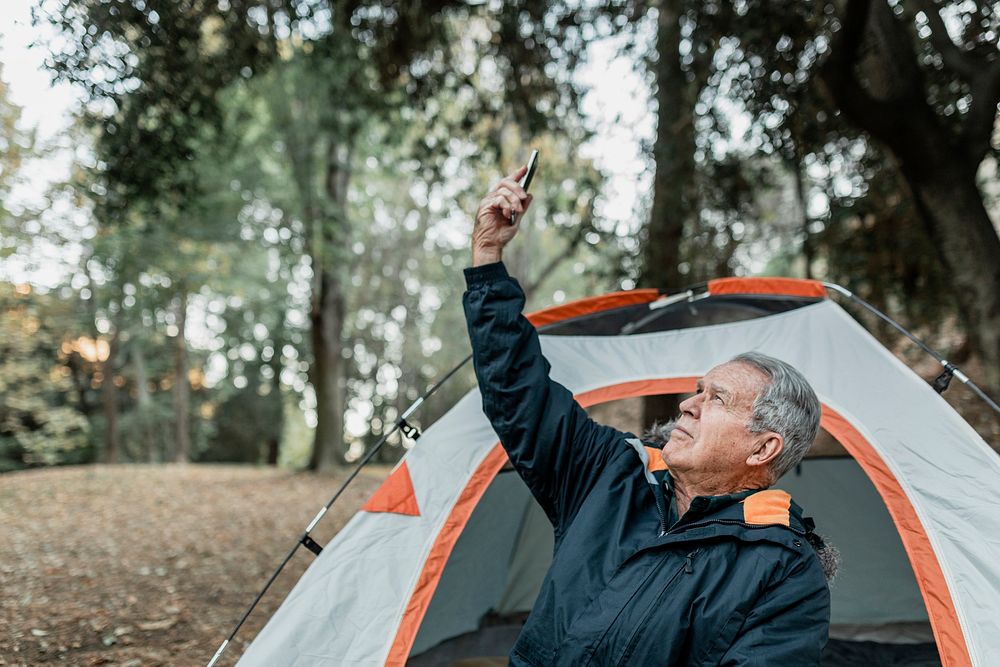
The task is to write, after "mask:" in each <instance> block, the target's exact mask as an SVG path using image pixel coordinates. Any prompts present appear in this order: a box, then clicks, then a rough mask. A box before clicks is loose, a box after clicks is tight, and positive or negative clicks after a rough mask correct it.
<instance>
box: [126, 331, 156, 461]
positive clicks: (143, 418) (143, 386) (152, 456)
mask: <svg viewBox="0 0 1000 667" xmlns="http://www.w3.org/2000/svg"><path fill="white" fill-rule="evenodd" d="M130 356H131V358H132V367H133V369H134V372H135V393H136V402H137V403H138V410H139V415H140V423H141V425H142V427H141V428H140V430H139V437H141V438H142V445H141V447H142V448H143V449H145V452H146V461H148V462H149V463H159V462H160V461H161V460H162V452H159V451H157V447H156V444H157V442H159V439H158V438H157V436H156V434H155V433H153V432H152V430H151V429H150V428H149V420H150V418H151V416H152V415H151V414H150V410H151V408H152V404H153V400H152V398H150V396H149V371H147V370H146V355H145V353H144V352H143V350H142V341H141V340H140V339H138V338H136V339H134V340H133V341H132V346H131V350H130Z"/></svg>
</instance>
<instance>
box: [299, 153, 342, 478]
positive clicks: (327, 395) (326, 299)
mask: <svg viewBox="0 0 1000 667" xmlns="http://www.w3.org/2000/svg"><path fill="white" fill-rule="evenodd" d="M350 160H351V144H350V142H349V141H345V142H343V143H342V142H339V141H335V140H331V141H330V144H329V146H328V150H327V160H326V180H325V195H326V197H327V199H328V202H329V205H330V206H329V210H331V211H332V215H325V216H319V217H318V222H319V225H318V229H317V231H316V232H314V234H313V272H314V274H315V275H314V279H313V295H312V312H311V313H310V320H311V322H312V331H311V336H312V344H313V365H314V368H312V369H310V371H311V372H310V376H311V379H312V383H313V389H314V390H315V392H316V439H315V442H314V444H313V453H312V459H311V460H310V462H309V468H310V469H311V470H325V469H328V468H332V467H335V466H340V465H343V463H344V455H345V454H346V453H347V452H346V448H345V445H344V409H345V407H346V396H345V379H344V357H343V351H344V343H343V335H344V310H345V302H346V299H345V295H344V283H343V281H342V280H341V272H342V271H341V263H340V262H339V261H338V258H342V257H343V255H344V248H346V247H347V246H348V239H347V235H348V229H349V227H348V224H347V187H348V182H349V180H350V175H351V171H350Z"/></svg>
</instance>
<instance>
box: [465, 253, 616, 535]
mask: <svg viewBox="0 0 1000 667" xmlns="http://www.w3.org/2000/svg"><path fill="white" fill-rule="evenodd" d="M465 277H466V282H467V286H468V289H467V291H466V292H465V295H464V297H463V305H464V307H465V318H466V322H467V324H468V329H469V338H470V339H471V341H472V360H473V365H474V366H475V370H476V377H477V379H478V380H479V389H480V392H481V393H482V398H483V411H484V412H485V413H486V416H487V417H488V418H489V420H490V423H491V424H492V425H493V429H494V430H495V431H496V433H497V435H498V436H499V438H500V442H501V443H502V445H503V447H504V449H505V450H506V451H507V455H508V457H509V458H510V460H511V463H512V464H513V465H514V467H515V469H516V470H517V471H518V473H519V474H520V475H521V477H522V478H523V479H524V481H525V483H526V484H527V485H528V488H529V489H531V492H532V494H533V495H534V496H535V498H536V499H537V500H538V502H539V504H541V506H542V508H543V509H544V510H545V512H546V514H547V515H548V517H549V520H550V521H551V522H552V524H553V526H554V527H555V529H556V534H557V536H558V535H559V533H561V531H562V530H563V529H564V528H565V527H566V526H567V525H568V524H569V523H570V522H571V521H572V519H573V517H574V516H575V515H576V512H577V510H578V509H579V507H580V505H581V504H582V503H583V501H584V500H585V499H586V496H587V493H588V492H589V491H590V489H591V488H593V485H594V482H595V481H596V479H597V477H598V476H599V475H600V473H601V471H602V470H603V469H604V466H605V464H606V463H607V461H608V460H609V458H610V457H611V456H612V455H613V454H614V453H615V452H618V451H624V449H623V447H622V446H620V443H621V442H622V438H624V437H625V434H623V433H621V432H619V431H617V430H615V429H613V428H610V427H608V426H602V425H600V424H597V423H596V422H594V421H593V420H591V419H590V418H589V417H588V416H587V413H586V412H584V410H583V408H581V407H580V405H579V404H578V403H577V402H576V401H575V400H574V398H573V395H572V394H571V393H570V391H569V390H568V389H566V388H565V387H563V386H562V385H561V384H559V383H557V382H554V381H553V380H551V379H550V378H549V368H550V366H549V362H548V361H547V360H546V359H545V357H544V356H542V351H541V346H540V345H539V340H538V333H537V332H536V331H535V328H534V326H532V324H531V323H530V322H528V320H527V319H526V318H525V317H524V316H523V315H522V314H521V310H522V309H523V307H524V292H523V291H522V290H521V287H520V285H518V283H517V281H516V280H514V279H513V278H511V277H510V276H509V275H508V274H507V270H506V268H505V267H504V265H503V264H502V263H496V264H488V265H484V266H480V267H475V268H471V269H466V270H465Z"/></svg>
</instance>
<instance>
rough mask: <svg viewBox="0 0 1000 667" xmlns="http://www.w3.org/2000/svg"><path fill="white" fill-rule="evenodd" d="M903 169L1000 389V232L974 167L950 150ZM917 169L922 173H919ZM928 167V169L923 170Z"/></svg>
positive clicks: (992, 382)
mask: <svg viewBox="0 0 1000 667" xmlns="http://www.w3.org/2000/svg"><path fill="white" fill-rule="evenodd" d="M902 171H903V175H904V176H905V177H906V180H907V182H908V183H909V186H910V189H911V190H912V191H913V196H914V199H915V201H916V202H917V208H918V210H919V211H920V213H921V216H922V218H923V220H924V222H925V225H926V227H927V231H928V233H929V234H930V237H931V238H932V239H933V240H934V244H935V245H936V246H937V248H938V251H939V254H940V258H941V262H942V264H943V265H944V266H945V268H946V269H947V270H948V272H949V273H950V274H951V276H952V278H953V280H954V285H955V287H956V288H957V289H956V290H955V297H956V299H957V301H958V306H959V311H960V312H961V313H962V316H963V319H964V320H965V322H966V324H967V326H968V334H969V339H970V341H971V343H972V346H973V347H974V348H975V349H976V350H978V351H979V353H980V354H981V355H982V358H983V371H984V378H983V379H984V381H985V385H986V387H987V388H988V389H989V392H990V393H992V394H993V395H994V396H996V395H998V394H1000V237H998V236H997V232H996V229H995V228H994V227H993V223H992V221H991V220H990V218H989V215H988V214H987V212H986V208H985V206H984V205H983V198H982V194H981V193H980V191H979V188H978V186H977V185H976V180H975V179H976V175H975V172H974V171H973V170H971V169H969V167H968V165H966V164H962V163H961V162H960V161H959V160H955V159H954V158H952V157H949V156H947V155H940V156H938V157H937V158H935V159H933V160H931V161H930V163H929V164H925V165H923V166H922V168H921V169H919V170H912V169H908V168H907V166H906V165H903V169H902ZM914 172H918V173H914ZM924 172H929V173H924Z"/></svg>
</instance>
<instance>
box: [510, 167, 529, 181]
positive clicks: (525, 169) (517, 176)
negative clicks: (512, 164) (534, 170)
mask: <svg viewBox="0 0 1000 667" xmlns="http://www.w3.org/2000/svg"><path fill="white" fill-rule="evenodd" d="M526 173H528V165H526V164H524V165H521V166H520V167H518V168H517V171H515V172H514V173H512V174H510V175H509V176H508V177H507V178H508V179H510V180H512V181H519V180H521V177H522V176H524V175H525V174H526Z"/></svg>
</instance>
